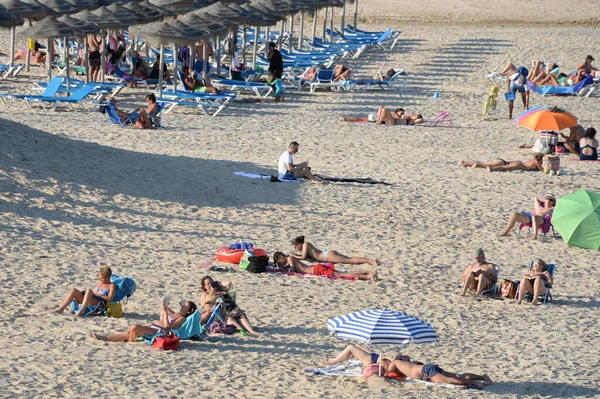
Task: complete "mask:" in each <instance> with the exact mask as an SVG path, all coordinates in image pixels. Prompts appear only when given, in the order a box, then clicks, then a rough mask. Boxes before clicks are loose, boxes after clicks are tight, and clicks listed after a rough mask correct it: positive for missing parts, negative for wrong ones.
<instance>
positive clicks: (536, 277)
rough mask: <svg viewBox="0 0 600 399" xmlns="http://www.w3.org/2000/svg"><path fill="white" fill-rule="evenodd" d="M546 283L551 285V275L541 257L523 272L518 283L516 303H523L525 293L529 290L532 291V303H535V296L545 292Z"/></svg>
mask: <svg viewBox="0 0 600 399" xmlns="http://www.w3.org/2000/svg"><path fill="white" fill-rule="evenodd" d="M546 283H548V284H550V285H552V275H550V272H548V267H547V266H546V262H544V261H543V260H541V259H535V260H534V261H533V265H532V266H531V270H528V271H526V272H525V273H523V277H522V278H521V283H520V284H519V298H518V299H517V304H518V305H520V304H521V303H523V297H524V296H525V294H527V293H528V292H531V293H533V301H532V303H533V304H534V305H537V304H538V303H537V297H538V296H539V295H542V294H545V293H546V290H547V288H546Z"/></svg>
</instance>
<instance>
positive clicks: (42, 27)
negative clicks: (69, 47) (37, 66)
mask: <svg viewBox="0 0 600 399" xmlns="http://www.w3.org/2000/svg"><path fill="white" fill-rule="evenodd" d="M22 34H23V36H24V37H44V38H47V39H48V52H49V53H48V56H47V57H46V65H47V66H48V80H50V78H52V60H51V59H50V57H49V55H50V49H51V46H52V39H54V38H65V37H68V36H70V35H77V36H78V35H83V32H81V31H79V30H77V29H76V28H74V27H72V26H69V25H67V24H65V23H64V22H61V21H58V20H56V19H55V18H54V17H53V16H48V17H46V18H44V19H42V20H41V21H39V22H36V23H35V24H33V25H31V26H30V27H28V28H26V29H25V30H23V32H22ZM65 46H66V43H65ZM66 61H67V82H68V71H69V60H68V59H67V60H66Z"/></svg>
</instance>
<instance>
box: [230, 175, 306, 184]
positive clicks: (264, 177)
mask: <svg viewBox="0 0 600 399" xmlns="http://www.w3.org/2000/svg"><path fill="white" fill-rule="evenodd" d="M233 174H234V175H237V176H242V177H247V178H249V179H266V180H268V179H269V178H270V177H271V176H270V175H262V174H256V173H247V172H233ZM279 181H283V182H287V183H289V182H299V181H302V179H298V180H279Z"/></svg>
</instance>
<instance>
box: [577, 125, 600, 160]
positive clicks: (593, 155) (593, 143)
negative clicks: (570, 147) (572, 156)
mask: <svg viewBox="0 0 600 399" xmlns="http://www.w3.org/2000/svg"><path fill="white" fill-rule="evenodd" d="M579 148H580V151H579V159H581V160H582V161H596V160H597V159H598V140H597V139H596V129H594V128H593V127H590V128H588V129H586V130H585V134H584V136H583V138H582V139H581V140H580V141H579Z"/></svg>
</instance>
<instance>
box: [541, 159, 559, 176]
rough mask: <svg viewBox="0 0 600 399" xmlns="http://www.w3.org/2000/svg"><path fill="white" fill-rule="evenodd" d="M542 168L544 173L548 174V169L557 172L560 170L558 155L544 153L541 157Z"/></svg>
mask: <svg viewBox="0 0 600 399" xmlns="http://www.w3.org/2000/svg"><path fill="white" fill-rule="evenodd" d="M542 168H544V173H545V174H548V173H550V171H552V172H554V173H557V172H558V171H560V158H559V157H558V155H544V158H543V159H542Z"/></svg>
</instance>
